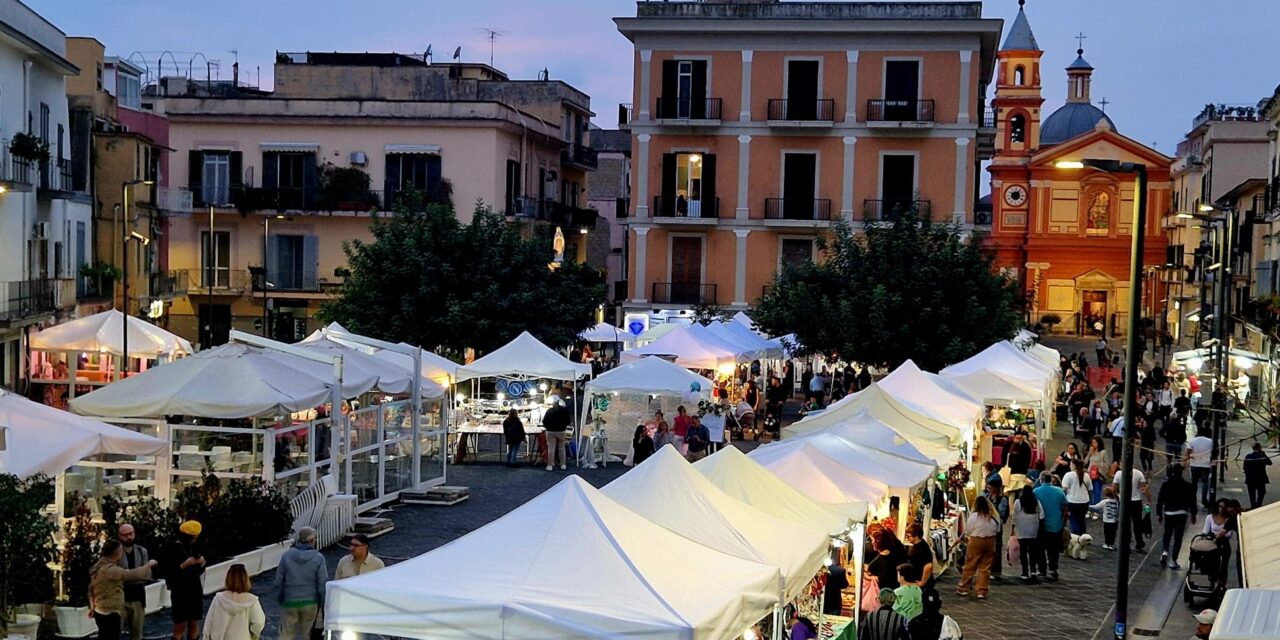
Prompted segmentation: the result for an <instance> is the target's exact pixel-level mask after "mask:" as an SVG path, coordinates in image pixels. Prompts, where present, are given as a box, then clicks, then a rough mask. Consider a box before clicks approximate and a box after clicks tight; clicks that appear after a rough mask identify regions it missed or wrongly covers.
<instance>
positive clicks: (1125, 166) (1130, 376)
mask: <svg viewBox="0 0 1280 640" xmlns="http://www.w3.org/2000/svg"><path fill="white" fill-rule="evenodd" d="M1056 166H1057V168H1059V169H1085V168H1089V169H1095V170H1097V171H1103V172H1106V173H1120V174H1130V173H1131V174H1134V177H1135V180H1136V183H1137V184H1136V185H1135V199H1136V202H1135V206H1134V208H1133V225H1132V226H1131V232H1130V233H1131V234H1132V235H1133V242H1132V243H1130V250H1129V341H1128V343H1127V344H1126V345H1125V359H1124V363H1125V364H1124V444H1123V446H1122V448H1121V450H1120V451H1121V454H1120V471H1121V473H1122V474H1123V475H1122V476H1121V481H1120V534H1119V536H1120V544H1119V547H1120V548H1119V553H1117V554H1116V564H1117V570H1116V614H1115V637H1116V639H1117V640H1124V638H1125V637H1126V633H1127V631H1128V629H1127V627H1128V620H1129V553H1130V551H1129V538H1130V536H1131V532H1130V530H1131V529H1132V520H1133V517H1132V515H1131V514H1130V513H1129V509H1130V507H1131V505H1130V501H1129V497H1130V496H1131V495H1132V494H1133V442H1132V441H1131V440H1130V439H1129V436H1130V434H1131V433H1132V431H1131V429H1132V427H1133V422H1134V421H1133V415H1134V408H1135V402H1134V393H1135V392H1136V391H1137V389H1138V361H1139V358H1140V357H1141V354H1140V353H1138V339H1137V338H1138V331H1139V319H1140V316H1141V314H1142V296H1141V291H1142V289H1141V287H1142V268H1143V264H1142V253H1143V241H1144V240H1145V236H1146V229H1147V165H1145V164H1140V163H1137V162H1121V161H1119V160H1074V161H1062V162H1058V163H1057V164H1056Z"/></svg>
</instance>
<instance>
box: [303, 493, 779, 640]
mask: <svg viewBox="0 0 1280 640" xmlns="http://www.w3.org/2000/svg"><path fill="white" fill-rule="evenodd" d="M628 473H631V472H628ZM690 568H696V570H690ZM549 569H550V570H549ZM777 585H778V569H777V568H776V567H770V566H765V565H762V564H758V563H754V562H750V561H747V560H742V559H740V558H735V557H733V556H730V555H728V554H726V553H722V552H720V551H717V550H715V549H711V548H708V547H705V546H702V545H700V544H696V543H693V542H691V541H689V540H688V539H686V538H683V537H681V536H679V535H677V534H675V533H672V532H671V531H669V530H667V529H665V528H663V527H661V526H659V525H657V524H654V523H653V522H650V521H649V520H646V519H645V518H643V517H641V516H640V515H637V514H636V513H634V512H632V511H631V510H629V509H627V508H625V507H623V506H622V505H620V504H618V503H617V502H614V501H613V500H612V499H610V498H608V497H605V496H604V495H602V494H601V492H600V491H598V490H596V489H595V488H593V487H591V486H590V485H589V484H587V483H586V481H584V480H582V479H581V478H579V477H577V476H570V477H568V478H565V479H564V480H562V481H561V482H560V483H559V484H557V485H555V486H554V487H552V488H550V489H548V490H547V491H545V492H544V493H542V494H541V495H539V496H538V497H536V498H534V499H532V500H530V501H529V502H526V503H525V504H524V505H522V506H520V507H518V508H516V509H515V510H514V511H512V512H510V513H508V514H507V515H505V516H502V517H501V518H499V519H497V520H495V521H493V522H491V523H489V524H487V525H485V526H483V527H481V528H479V529H477V530H475V531H472V532H471V533H468V534H467V535H465V536H463V537H461V538H458V539H457V540H454V541H453V542H450V543H448V544H446V545H444V546H443V547H440V548H438V549H435V550H434V551H430V552H428V553H426V554H423V555H420V556H418V557H416V558H412V559H409V560H406V561H404V562H401V563H399V564H394V565H391V566H389V567H387V568H386V569H382V570H379V571H378V572H376V573H373V574H366V575H362V576H356V577H353V578H348V579H346V580H335V581H332V582H330V583H329V584H328V587H327V589H328V597H327V598H326V602H325V627H326V628H327V629H331V630H336V631H346V630H350V631H356V632H361V633H369V634H382V635H388V636H397V637H405V638H421V639H424V640H425V639H428V638H429V639H431V640H439V639H444V640H470V639H471V638H504V639H505V640H543V639H545V638H566V639H570V640H587V639H596V638H628V637H635V638H645V639H646V640H648V639H650V638H653V639H656V640H729V639H731V638H735V637H737V636H738V635H739V634H741V633H742V630H743V629H746V628H747V627H749V626H751V625H752V624H753V623H755V621H756V620H759V619H760V618H762V617H764V616H765V615H768V613H769V611H770V610H771V609H772V607H773V606H774V604H776V603H777V593H778V589H777Z"/></svg>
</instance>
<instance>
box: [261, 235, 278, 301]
mask: <svg viewBox="0 0 1280 640" xmlns="http://www.w3.org/2000/svg"><path fill="white" fill-rule="evenodd" d="M279 243H280V236H276V235H272V236H267V244H266V247H265V249H266V255H265V256H263V262H265V263H266V264H264V265H262V266H263V267H265V268H266V274H267V282H270V283H271V284H272V285H274V286H275V287H276V288H279V287H280V267H279V265H278V264H276V263H277V262H278V261H279V258H278V256H279V255H280V251H279V246H278V245H279ZM263 290H264V291H270V290H271V288H270V287H267V286H265V283H264V286H263Z"/></svg>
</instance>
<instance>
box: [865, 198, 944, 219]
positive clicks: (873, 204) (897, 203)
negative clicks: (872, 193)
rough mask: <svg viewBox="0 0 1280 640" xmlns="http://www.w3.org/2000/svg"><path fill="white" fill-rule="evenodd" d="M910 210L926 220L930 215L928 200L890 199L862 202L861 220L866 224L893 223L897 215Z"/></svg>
mask: <svg viewBox="0 0 1280 640" xmlns="http://www.w3.org/2000/svg"><path fill="white" fill-rule="evenodd" d="M912 210H914V211H915V212H916V214H917V215H919V217H920V218H928V217H930V216H931V213H932V211H931V207H930V202H929V201H928V200H907V199H896V198H890V199H887V200H863V201H862V219H863V220H865V221H867V222H893V221H894V220H897V219H898V216H899V215H901V214H903V213H905V212H908V211H912Z"/></svg>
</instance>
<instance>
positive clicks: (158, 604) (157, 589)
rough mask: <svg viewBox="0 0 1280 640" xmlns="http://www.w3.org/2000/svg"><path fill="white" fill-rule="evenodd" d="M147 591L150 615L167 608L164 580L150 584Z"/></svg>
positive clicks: (147, 609)
mask: <svg viewBox="0 0 1280 640" xmlns="http://www.w3.org/2000/svg"><path fill="white" fill-rule="evenodd" d="M145 591H146V594H147V603H146V611H147V613H148V614H151V613H155V612H157V611H159V610H161V609H163V608H164V607H165V604H166V603H167V602H168V599H167V598H165V596H166V595H167V591H165V588H164V581H163V580H158V581H156V582H151V583H148V584H147V586H146V588H145Z"/></svg>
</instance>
